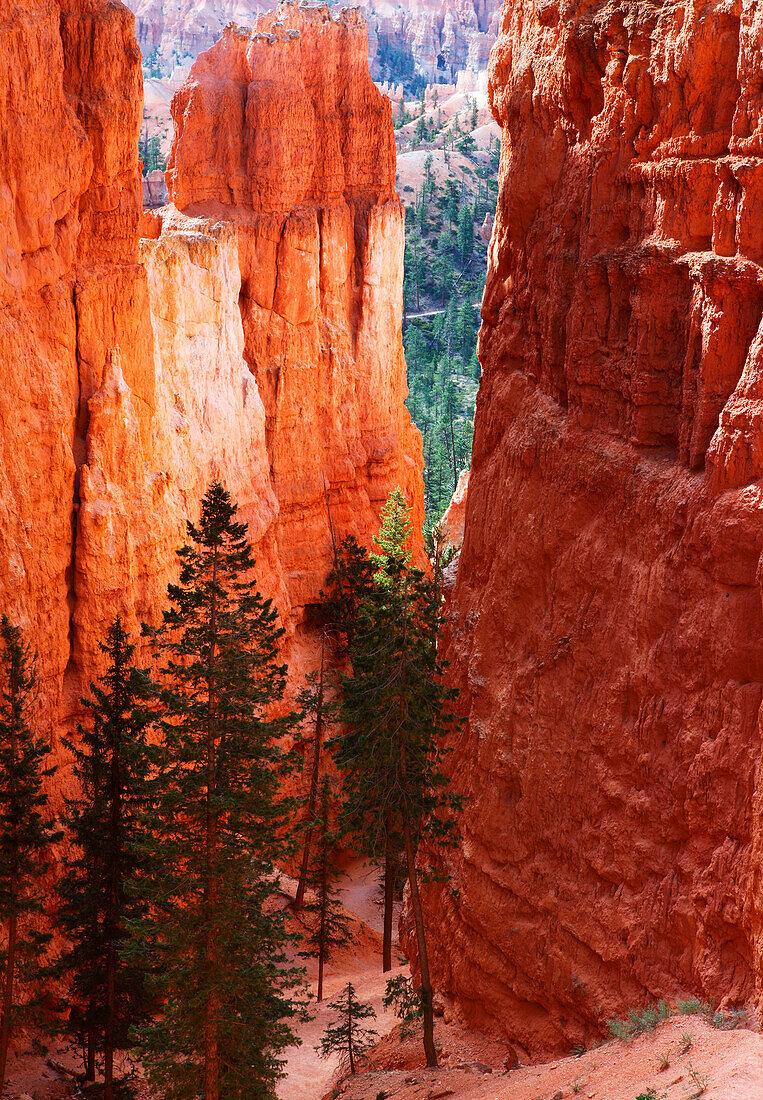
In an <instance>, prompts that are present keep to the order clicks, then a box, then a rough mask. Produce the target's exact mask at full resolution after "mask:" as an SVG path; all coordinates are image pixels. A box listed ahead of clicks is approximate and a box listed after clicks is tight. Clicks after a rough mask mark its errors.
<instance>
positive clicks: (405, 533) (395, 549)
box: [369, 485, 413, 587]
mask: <svg viewBox="0 0 763 1100" xmlns="http://www.w3.org/2000/svg"><path fill="white" fill-rule="evenodd" d="M410 511H411V510H410V507H409V505H408V501H407V500H406V499H405V493H404V492H403V490H402V489H401V488H400V486H399V485H398V486H397V487H396V488H394V489H393V490H392V492H391V493H390V495H389V497H388V498H387V502H386V504H385V505H384V507H383V508H382V510H381V517H380V518H381V527H380V528H379V533H378V535H375V536H374V542H375V543H376V545H377V546H378V547H379V551H380V553H378V554H377V553H371V554H370V555H369V557H370V558H371V561H372V562H373V563H374V565H375V566H376V573H375V574H374V580H375V581H376V583H377V584H380V585H382V586H383V587H386V586H388V585H389V584H390V573H389V571H388V569H387V565H388V564H389V563H390V562H395V563H396V564H397V565H399V566H400V568H401V569H405V568H406V566H407V565H408V564H409V562H410V560H411V551H410V549H407V550H406V546H407V544H408V542H409V540H410V537H411V533H412V531H413V527H412V525H411V522H410V519H409V518H408V517H409V515H410Z"/></svg>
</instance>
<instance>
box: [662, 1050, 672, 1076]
mask: <svg viewBox="0 0 763 1100" xmlns="http://www.w3.org/2000/svg"><path fill="white" fill-rule="evenodd" d="M669 1068H670V1051H669V1050H666V1051H665V1053H664V1054H661V1055H660V1065H659V1069H660V1073H663V1072H664V1071H665V1070H666V1069H669Z"/></svg>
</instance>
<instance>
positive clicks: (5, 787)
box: [0, 615, 60, 1092]
mask: <svg viewBox="0 0 763 1100" xmlns="http://www.w3.org/2000/svg"><path fill="white" fill-rule="evenodd" d="M35 683H36V681H35V672H34V663H33V660H32V658H31V656H30V654H29V651H28V649H27V648H26V646H25V645H24V640H23V637H22V634H21V629H20V627H18V626H15V625H13V624H12V623H11V622H10V620H9V619H8V617H7V616H6V615H3V617H2V620H0V923H1V924H2V931H3V939H4V942H5V947H4V949H3V950H2V952H0V973H1V974H2V985H3V999H2V1025H1V1026H0V1092H2V1086H3V1083H4V1079H5V1067H6V1059H7V1055H8V1044H9V1040H10V1037H11V1033H12V1032H13V1031H15V1030H16V1028H18V1027H19V1026H25V1025H27V1024H29V1023H32V1022H34V1023H35V1024H36V1025H38V1026H39V1023H40V1015H39V1009H40V998H39V996H38V994H37V991H38V988H39V987H38V984H37V983H38V982H39V979H40V978H41V976H42V966H43V956H44V952H45V949H46V947H47V945H48V943H49V942H50V939H51V937H50V935H49V934H47V933H44V932H41V931H39V929H38V928H37V923H38V918H39V916H40V915H41V914H42V912H43V905H42V902H43V897H44V887H43V883H44V879H45V875H46V874H47V873H48V871H49V867H50V845H51V844H52V843H53V842H54V841H56V840H58V839H59V837H60V833H56V832H55V831H54V828H53V826H52V825H51V824H50V823H49V822H48V821H46V808H47V802H48V797H47V794H46V792H45V791H44V790H43V783H44V780H45V779H47V778H49V777H50V776H52V775H53V774H54V772H55V768H54V767H46V766H45V758H46V757H47V756H48V754H49V753H50V746H49V745H47V744H46V742H45V741H44V740H43V739H42V738H41V737H39V736H37V735H36V734H35V733H33V732H32V729H31V728H30V726H29V723H28V716H29V709H30V705H31V703H32V699H33V693H34V689H35Z"/></svg>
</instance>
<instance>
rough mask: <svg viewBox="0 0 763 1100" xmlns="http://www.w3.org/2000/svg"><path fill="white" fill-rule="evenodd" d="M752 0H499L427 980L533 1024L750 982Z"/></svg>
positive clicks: (755, 850)
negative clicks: (489, 217) (480, 296)
mask: <svg viewBox="0 0 763 1100" xmlns="http://www.w3.org/2000/svg"><path fill="white" fill-rule="evenodd" d="M762 51H763V19H761V12H760V10H759V6H758V5H756V4H752V3H740V2H734V3H721V2H719V0H694V2H693V3H690V4H688V5H674V4H662V3H657V2H655V3H652V2H649V0H634V2H631V3H628V2H622V0H613V2H611V3H607V4H603V3H593V2H577V3H564V2H561V3H559V2H556V0H542V2H541V0H514V2H511V3H508V2H507V3H506V5H505V8H504V14H503V21H502V26H501V34H500V38H499V42H498V45H497V46H496V48H495V50H494V51H493V55H492V61H491V71H490V81H491V88H492V103H493V110H494V113H495V116H496V119H497V120H498V121H499V123H500V125H501V126H502V129H503V162H502V166H501V177H500V196H499V201H498V211H497V221H496V226H495V231H494V234H493V239H492V244H491V251H490V270H489V274H488V281H487V287H486V291H485V298H484V304H483V327H482V332H481V338H480V358H481V362H482V364H483V375H482V382H481V386H480V392H479V398H478V407H477V416H476V423H475V444H474V454H473V460H472V471H471V479H470V484H469V495H468V502H467V507H466V528H465V537H464V545H463V551H462V554H461V559H460V565H459V570H458V579H457V584H456V589H455V593H454V596H453V599H452V602H451V606H450V618H451V622H450V632H449V638H448V641H447V645H446V656H447V657H448V658H449V659H450V660H451V661H452V662H453V664H452V676H453V680H454V683H456V684H457V685H458V686H459V687H460V689H461V692H462V696H461V699H462V706H463V709H464V713H465V714H466V715H467V716H468V723H467V726H466V728H465V731H464V734H463V737H462V738H461V739H460V741H459V743H458V745H457V746H456V749H455V752H454V754H453V756H452V757H451V758H450V759H451V764H450V765H449V766H450V767H451V769H452V771H453V774H454V776H455V777H456V783H457V785H458V787H459V789H462V790H463V791H464V792H465V793H467V794H468V795H469V796H470V798H471V801H470V802H469V805H468V808H467V810H466V813H465V819H464V825H463V844H462V848H461V851H460V852H459V853H458V855H457V856H455V857H454V858H453V860H452V872H453V879H452V882H451V884H450V886H451V888H452V889H448V888H445V889H442V890H440V891H439V892H437V893H435V895H434V899H433V900H434V903H435V912H434V916H433V920H432V928H431V931H432V938H433V940H434V948H433V954H434V971H435V976H436V983H437V985H438V986H439V987H440V988H441V989H443V990H444V991H445V992H446V993H448V994H450V995H451V996H452V997H453V998H454V999H455V1001H456V1002H457V1004H458V1006H459V1007H460V1009H461V1011H463V1012H464V1013H465V1014H466V1015H467V1016H468V1017H469V1019H470V1020H472V1021H473V1022H475V1023H478V1024H482V1025H485V1026H487V1027H489V1028H492V1029H494V1030H496V1031H498V1032H500V1033H502V1034H504V1035H506V1036H509V1037H511V1038H514V1039H516V1040H518V1041H519V1042H520V1043H521V1044H523V1045H524V1046H525V1047H526V1048H527V1049H528V1050H529V1051H531V1052H533V1053H538V1052H543V1051H546V1052H547V1051H549V1050H558V1049H563V1048H565V1047H567V1048H569V1046H571V1045H573V1044H576V1043H579V1042H585V1041H588V1040H591V1039H592V1038H593V1037H594V1036H595V1035H597V1034H598V1033H599V1029H600V1028H601V1027H602V1026H603V1024H604V1021H605V1020H606V1019H607V1018H608V1017H611V1016H613V1015H616V1014H618V1015H619V1014H622V1013H624V1012H626V1011H627V1010H628V1009H629V1008H631V1007H634V1006H637V1005H640V1004H643V1003H644V1002H645V1001H646V1000H649V999H652V1000H653V999H656V998H658V997H666V998H669V999H675V998H677V997H678V996H680V995H685V994H687V993H690V992H691V993H694V994H698V995H701V996H703V997H706V998H708V999H709V1000H712V1001H714V1002H719V1001H725V1002H728V1003H739V1002H743V1001H745V1000H747V999H749V998H751V997H753V996H755V997H757V998H758V999H759V998H760V996H761V979H763V952H762V951H761V948H762V947H763V943H762V942H761V903H762V901H763V896H762V895H761V876H760V859H761V852H762V851H763V848H762V847H761V817H760V807H761V793H762V792H761V786H760V778H759V774H758V773H759V759H760V739H761V732H760V727H759V717H760V707H761V682H762V681H763V623H762V621H761V591H760V586H759V575H758V576H757V577H756V574H757V572H758V570H759V562H760V556H761V550H763V486H762V485H761V480H760V479H761V477H762V476H763V326H761V316H762V313H763V267H762V266H761V265H763V232H762V231H761V225H763V223H762V222H761V219H760V209H761V201H762V200H763V97H761V93H760V87H761V75H762V74H763V52H762Z"/></svg>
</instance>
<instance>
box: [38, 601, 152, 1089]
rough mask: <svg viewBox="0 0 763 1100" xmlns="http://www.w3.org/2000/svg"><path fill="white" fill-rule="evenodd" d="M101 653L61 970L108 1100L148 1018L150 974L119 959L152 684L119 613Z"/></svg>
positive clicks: (75, 822) (74, 815)
mask: <svg viewBox="0 0 763 1100" xmlns="http://www.w3.org/2000/svg"><path fill="white" fill-rule="evenodd" d="M100 649H101V652H102V653H104V654H105V655H106V656H107V657H108V667H107V669H106V671H105V673H104V675H103V676H102V677H101V679H100V681H99V682H98V683H97V684H91V685H90V691H91V698H89V699H83V703H84V705H85V707H87V709H88V710H89V711H90V722H88V723H87V724H86V725H85V726H84V727H83V726H78V733H79V738H78V742H77V743H76V744H75V743H73V742H71V741H67V742H66V744H67V747H68V748H69V749H70V750H71V751H72V752H73V754H74V775H75V778H76V779H77V781H78V786H79V793H78V796H77V797H76V798H73V799H67V800H66V805H67V816H66V819H65V823H66V824H67V825H68V827H69V830H70V834H71V839H72V841H73V846H72V851H71V853H70V856H69V858H68V860H67V862H66V865H65V871H64V874H63V876H62V878H61V881H60V882H59V886H58V891H59V895H60V897H61V905H60V907H59V913H58V919H59V924H60V926H61V928H62V930H63V931H64V932H65V933H66V937H67V939H68V940H69V943H70V947H69V948H68V949H67V950H66V951H65V952H64V953H63V955H62V956H61V957H60V958H59V960H58V963H57V970H58V972H59V973H62V974H66V975H71V980H72V986H73V993H74V997H75V1001H76V1003H77V1013H76V1019H77V1020H78V1022H79V1025H80V1026H81V1027H82V1029H83V1031H84V1040H85V1046H86V1059H85V1062H86V1064H85V1076H86V1079H87V1080H91V1081H92V1080H94V1079H95V1055H96V1051H97V1052H98V1053H100V1054H101V1055H102V1057H103V1066H104V1069H103V1075H104V1100H112V1097H113V1096H114V1050H115V1049H120V1048H123V1047H125V1046H127V1044H128V1038H127V1031H128V1026H129V1025H130V1024H131V1023H133V1024H137V1023H139V1022H140V1021H141V1019H142V1018H144V1017H145V1015H146V1013H147V1011H148V1009H149V1002H148V998H147V996H146V991H145V982H144V976H143V972H142V970H137V969H136V968H135V967H134V966H129V965H127V964H125V963H124V962H123V961H122V959H121V957H120V955H121V953H122V952H123V950H124V947H125V944H126V942H127V931H126V924H127V922H129V921H130V920H134V919H135V918H136V917H138V916H139V915H140V913H141V911H142V907H141V903H140V902H139V901H138V900H136V898H135V896H134V892H132V893H131V891H130V887H131V885H134V883H135V880H136V879H137V878H138V877H139V876H140V873H141V867H142V861H141V858H140V856H139V842H140V839H141V837H142V833H143V826H142V814H143V810H144V803H145V798H146V781H147V778H148V767H149V752H148V746H147V741H146V738H147V731H148V727H149V724H150V720H151V719H150V713H149V711H148V710H147V707H146V703H147V700H148V698H149V695H150V682H149V679H148V677H147V676H146V675H145V673H143V672H141V671H139V670H138V669H137V668H136V667H135V665H134V664H133V653H134V651H135V646H134V645H132V644H131V643H130V641H129V639H128V637H127V634H126V633H125V630H124V627H123V625H122V620H121V619H120V618H119V616H117V618H116V619H115V620H114V622H113V623H112V625H111V626H110V627H109V630H108V634H107V637H106V641H105V643H103V642H102V643H101V644H100Z"/></svg>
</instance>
